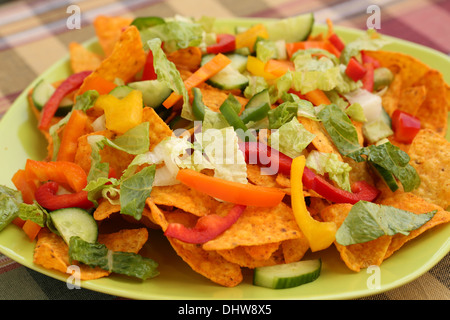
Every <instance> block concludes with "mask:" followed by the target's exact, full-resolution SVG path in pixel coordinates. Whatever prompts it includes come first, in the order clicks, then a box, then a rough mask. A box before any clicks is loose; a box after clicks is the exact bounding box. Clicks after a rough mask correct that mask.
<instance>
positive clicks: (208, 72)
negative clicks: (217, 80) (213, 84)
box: [163, 53, 231, 109]
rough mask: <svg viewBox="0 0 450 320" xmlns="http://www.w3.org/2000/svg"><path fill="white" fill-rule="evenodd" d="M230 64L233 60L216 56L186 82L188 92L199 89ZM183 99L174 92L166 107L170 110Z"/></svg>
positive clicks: (165, 104)
mask: <svg viewBox="0 0 450 320" xmlns="http://www.w3.org/2000/svg"><path fill="white" fill-rule="evenodd" d="M230 63H231V60H230V59H229V58H228V57H226V56H225V55H223V54H221V53H219V54H217V55H216V56H214V58H212V59H211V60H209V61H208V62H207V63H205V64H204V65H203V66H201V67H200V68H199V69H197V71H195V72H194V73H193V74H191V75H190V76H189V78H187V79H186V80H185V81H184V85H185V87H186V90H187V91H190V90H191V89H192V88H194V87H197V86H198V85H199V84H201V83H203V82H205V81H206V80H208V79H209V78H211V77H212V76H214V75H215V74H217V73H218V72H219V71H220V70H222V69H223V68H225V67H226V66H227V65H229V64H230ZM181 97H182V96H181V95H180V94H178V93H175V92H172V94H171V95H170V96H169V97H168V98H167V99H166V100H165V101H164V102H163V105H164V107H166V108H167V109H169V108H170V107H172V106H173V105H174V104H175V103H177V101H178V100H180V99H181Z"/></svg>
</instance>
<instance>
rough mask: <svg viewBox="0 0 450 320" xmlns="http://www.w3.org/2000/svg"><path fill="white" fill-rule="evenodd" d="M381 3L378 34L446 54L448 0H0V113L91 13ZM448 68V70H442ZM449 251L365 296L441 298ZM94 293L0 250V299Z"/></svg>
mask: <svg viewBox="0 0 450 320" xmlns="http://www.w3.org/2000/svg"><path fill="white" fill-rule="evenodd" d="M71 4H75V5H77V6H78V7H79V8H80V9H81V28H80V29H73V30H69V29H68V27H67V25H66V22H67V18H68V17H69V15H70V13H68V12H67V8H68V6H69V5H71ZM373 4H375V5H377V6H378V7H379V8H380V9H381V15H380V17H381V25H380V27H381V29H380V32H381V33H383V34H386V35H391V36H395V37H398V38H402V39H405V40H409V41H412V42H416V43H419V44H422V45H425V46H428V47H431V48H433V49H436V50H439V51H441V52H444V53H446V54H448V53H450V24H449V23H448V21H450V1H449V0H443V1H438V0H436V1H431V0H428V1H426V0H408V1H406V0H377V1H375V0H368V1H362V0H349V1H338V0H321V1H310V0H257V1H256V0H123V1H118V0H116V1H114V0H73V1H62V0H23V1H5V0H0V117H1V116H3V114H4V113H5V112H6V111H7V110H8V108H9V107H10V106H11V105H12V103H13V102H14V100H15V99H16V98H17V97H18V96H19V94H20V93H21V92H22V90H23V89H24V88H26V87H27V86H28V85H29V84H30V82H31V81H33V80H34V79H35V78H36V77H37V76H38V75H39V74H41V73H42V72H43V71H45V70H46V69H47V68H49V67H50V66H51V65H52V64H54V62H55V61H57V60H59V59H61V58H62V57H63V56H64V55H66V54H67V52H68V44H69V43H70V42H71V41H77V42H80V43H81V42H84V41H86V40H89V39H91V38H92V37H94V36H95V32H94V29H93V26H92V21H93V19H94V18H95V17H96V16H97V15H99V14H104V15H122V16H128V17H135V16H148V15H152V16H163V17H169V16H174V15H175V14H181V15H185V16H197V17H199V16H201V15H208V16H215V17H219V18H226V17H263V18H282V17H288V16H292V15H297V14H301V13H305V12H310V11H313V12H314V13H315V17H316V22H317V23H324V22H325V19H326V18H331V19H332V20H333V22H334V24H335V25H340V26H348V27H352V28H357V29H365V28H366V22H367V19H368V16H369V14H368V13H367V8H368V7H369V6H370V5H373ZM447 71H448V70H447ZM449 271H450V256H449V255H448V254H447V255H446V256H445V257H444V259H443V260H441V261H440V262H439V263H438V264H437V265H436V266H434V267H433V268H432V269H431V270H429V271H428V272H426V273H425V274H424V275H422V276H421V277H419V278H418V279H416V280H414V281H412V282H410V283H408V284H406V285H403V286H401V287H399V288H396V289H393V290H391V291H388V292H384V293H382V294H377V295H374V296H370V297H366V298H364V299H371V300H412V299H415V300H449V299H450V278H449ZM118 298H119V297H115V296H110V295H106V294H102V293H97V292H94V291H90V290H86V289H81V290H67V286H66V283H64V282H61V281H58V280H54V279H52V278H50V277H47V276H45V275H42V274H40V273H38V272H36V271H33V270H31V269H28V268H26V267H24V266H22V265H20V264H18V263H17V262H15V261H12V260H10V259H9V258H7V257H6V256H4V255H2V254H0V300H6V299H14V300H16V299H20V300H26V299H35V300H36V299H37V300H39V299H43V300H57V299H74V300H88V299H91V300H92V299H118Z"/></svg>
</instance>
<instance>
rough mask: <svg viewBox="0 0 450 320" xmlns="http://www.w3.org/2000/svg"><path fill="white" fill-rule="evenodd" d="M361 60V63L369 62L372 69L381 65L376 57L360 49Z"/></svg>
mask: <svg viewBox="0 0 450 320" xmlns="http://www.w3.org/2000/svg"><path fill="white" fill-rule="evenodd" d="M361 60H362V63H363V64H366V63H371V64H372V65H373V67H374V69H377V68H379V67H381V64H380V62H379V61H378V60H377V59H375V58H372V57H371V56H369V55H367V53H365V52H364V51H361Z"/></svg>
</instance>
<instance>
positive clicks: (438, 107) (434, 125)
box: [415, 70, 448, 136]
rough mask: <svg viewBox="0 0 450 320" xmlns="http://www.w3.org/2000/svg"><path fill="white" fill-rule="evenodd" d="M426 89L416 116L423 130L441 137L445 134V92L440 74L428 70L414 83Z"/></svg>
mask: <svg viewBox="0 0 450 320" xmlns="http://www.w3.org/2000/svg"><path fill="white" fill-rule="evenodd" d="M415 84H416V85H423V86H425V87H426V97H425V101H424V102H423V103H422V105H421V106H420V107H419V109H418V111H417V113H416V116H417V118H419V120H420V124H421V127H422V128H423V129H431V130H434V131H436V132H437V133H439V134H440V135H442V136H445V134H446V133H447V118H448V105H447V92H446V84H445V81H444V78H443V76H442V73H441V72H439V71H438V70H430V71H428V72H427V73H426V74H424V75H423V77H422V78H420V79H419V81H417V82H416V83H415Z"/></svg>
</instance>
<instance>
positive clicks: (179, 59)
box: [167, 47, 202, 72]
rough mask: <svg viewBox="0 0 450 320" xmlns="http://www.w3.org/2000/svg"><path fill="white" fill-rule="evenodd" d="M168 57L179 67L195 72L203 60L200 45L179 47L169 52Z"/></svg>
mask: <svg viewBox="0 0 450 320" xmlns="http://www.w3.org/2000/svg"><path fill="white" fill-rule="evenodd" d="M167 59H168V60H169V61H171V62H173V63H174V64H175V66H176V67H177V69H184V70H189V71H191V72H195V71H196V70H197V69H198V68H199V67H200V63H201V62H202V51H201V49H200V48H199V47H188V48H183V49H178V50H176V51H174V52H171V53H169V54H168V55H167Z"/></svg>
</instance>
